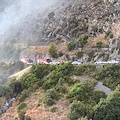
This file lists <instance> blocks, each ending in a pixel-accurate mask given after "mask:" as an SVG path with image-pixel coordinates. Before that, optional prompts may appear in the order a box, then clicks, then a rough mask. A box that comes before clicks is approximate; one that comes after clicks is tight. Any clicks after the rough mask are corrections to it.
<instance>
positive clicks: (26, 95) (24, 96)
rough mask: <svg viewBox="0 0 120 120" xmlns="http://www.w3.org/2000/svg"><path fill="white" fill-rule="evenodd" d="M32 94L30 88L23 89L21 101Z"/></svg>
mask: <svg viewBox="0 0 120 120" xmlns="http://www.w3.org/2000/svg"><path fill="white" fill-rule="evenodd" d="M29 95H30V91H29V90H23V91H22V92H21V94H20V96H19V97H18V98H19V101H20V102H22V101H24V100H25V99H26V98H27V97H28V96H29Z"/></svg>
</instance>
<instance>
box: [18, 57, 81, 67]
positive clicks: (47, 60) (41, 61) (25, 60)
mask: <svg viewBox="0 0 120 120" xmlns="http://www.w3.org/2000/svg"><path fill="white" fill-rule="evenodd" d="M20 61H21V62H23V63H25V64H33V60H32V59H30V58H22V59H21V60H20ZM65 62H67V61H60V60H59V61H57V62H56V61H52V60H51V59H50V58H43V59H42V58H39V59H37V64H53V65H55V64H60V63H65ZM72 64H74V65H80V64H81V63H80V62H77V61H76V60H75V61H73V62H72Z"/></svg>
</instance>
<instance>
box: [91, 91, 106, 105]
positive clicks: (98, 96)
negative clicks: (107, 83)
mask: <svg viewBox="0 0 120 120" xmlns="http://www.w3.org/2000/svg"><path fill="white" fill-rule="evenodd" d="M106 97H107V96H106V94H105V93H104V92H103V91H93V92H92V93H91V98H92V100H94V101H95V102H96V103H98V102H100V99H101V98H106Z"/></svg>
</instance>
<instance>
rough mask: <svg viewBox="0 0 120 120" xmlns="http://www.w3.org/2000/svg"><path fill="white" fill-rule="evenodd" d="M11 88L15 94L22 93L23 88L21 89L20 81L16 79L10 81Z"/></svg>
mask: <svg viewBox="0 0 120 120" xmlns="http://www.w3.org/2000/svg"><path fill="white" fill-rule="evenodd" d="M9 87H10V88H11V89H12V91H13V93H17V94H18V93H20V92H21V90H22V88H21V83H20V81H18V80H16V79H12V80H11V81H10V84H9Z"/></svg>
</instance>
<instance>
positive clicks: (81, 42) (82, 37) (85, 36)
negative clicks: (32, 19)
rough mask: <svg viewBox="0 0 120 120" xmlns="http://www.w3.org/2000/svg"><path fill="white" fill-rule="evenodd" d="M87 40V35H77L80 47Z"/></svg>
mask: <svg viewBox="0 0 120 120" xmlns="http://www.w3.org/2000/svg"><path fill="white" fill-rule="evenodd" d="M87 40H88V35H86V34H84V35H82V36H79V38H78V43H79V46H80V47H81V48H83V47H84V45H85V44H86V43H87Z"/></svg>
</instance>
